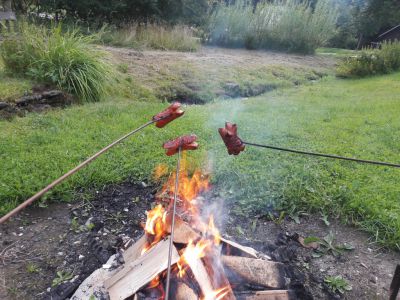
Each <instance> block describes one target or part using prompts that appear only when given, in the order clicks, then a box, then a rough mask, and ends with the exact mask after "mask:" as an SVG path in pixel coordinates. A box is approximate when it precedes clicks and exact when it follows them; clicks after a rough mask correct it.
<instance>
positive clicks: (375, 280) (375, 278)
mask: <svg viewBox="0 0 400 300" xmlns="http://www.w3.org/2000/svg"><path fill="white" fill-rule="evenodd" d="M369 281H371V282H372V283H375V284H376V283H377V282H378V277H376V276H371V278H370V279H369Z"/></svg>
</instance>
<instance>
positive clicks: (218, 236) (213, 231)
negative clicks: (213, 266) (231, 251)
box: [207, 215, 221, 246]
mask: <svg viewBox="0 0 400 300" xmlns="http://www.w3.org/2000/svg"><path fill="white" fill-rule="evenodd" d="M207 233H208V234H211V235H212V236H213V237H214V244H215V245H216V246H218V245H219V244H220V243H221V234H220V233H219V230H218V228H217V227H215V223H214V215H211V216H210V219H209V221H208V228H207Z"/></svg>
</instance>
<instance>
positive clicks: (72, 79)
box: [0, 23, 112, 102]
mask: <svg viewBox="0 0 400 300" xmlns="http://www.w3.org/2000/svg"><path fill="white" fill-rule="evenodd" d="M95 39H96V36H94V35H88V36H83V35H81V34H79V33H78V31H76V30H68V31H66V32H62V30H61V26H55V27H54V26H53V27H51V28H50V29H48V28H46V27H44V26H37V25H33V24H27V23H22V24H21V25H20V28H19V33H18V35H12V36H8V37H7V38H6V39H5V40H4V41H3V43H2V44H1V45H0V55H1V57H2V59H3V61H4V64H5V69H6V71H7V72H8V73H11V74H14V75H23V76H27V77H29V78H32V79H34V80H37V81H40V82H45V83H49V84H52V85H55V86H57V87H58V88H60V89H62V90H63V91H65V92H68V93H71V94H73V95H75V96H76V97H77V98H79V99H80V100H81V101H88V102H94V101H99V100H100V99H101V98H102V97H103V96H104V95H105V93H106V90H107V89H106V84H107V83H108V82H109V79H111V77H112V76H111V75H112V71H111V67H110V65H109V64H108V63H107V62H106V61H105V53H103V52H102V51H100V50H97V49H95V48H94V46H93V45H92V44H91V43H92V42H93V41H94V40H95Z"/></svg>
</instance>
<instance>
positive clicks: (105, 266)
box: [102, 264, 112, 270]
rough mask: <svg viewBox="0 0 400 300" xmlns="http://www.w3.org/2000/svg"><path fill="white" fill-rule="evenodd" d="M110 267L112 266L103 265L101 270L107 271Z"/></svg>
mask: <svg viewBox="0 0 400 300" xmlns="http://www.w3.org/2000/svg"><path fill="white" fill-rule="evenodd" d="M111 267H112V265H108V264H105V265H103V267H102V268H103V269H106V270H108V269H110V268H111Z"/></svg>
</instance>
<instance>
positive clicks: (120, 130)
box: [0, 73, 400, 248]
mask: <svg viewBox="0 0 400 300" xmlns="http://www.w3.org/2000/svg"><path fill="white" fill-rule="evenodd" d="M399 79H400V74H399V73H396V74H393V75H387V76H381V77H376V78H367V79H362V80H340V79H335V78H332V77H330V78H327V79H324V80H323V81H321V82H319V83H314V84H308V85H303V86H300V87H296V88H287V89H278V90H276V91H274V92H271V93H268V94H265V95H262V96H259V97H257V98H250V99H248V100H245V101H222V102H215V103H211V104H207V105H204V106H190V107H187V108H186V111H187V113H186V115H185V116H184V117H183V118H181V119H179V120H176V121H175V122H174V123H172V124H170V125H169V126H168V127H166V128H164V129H156V128H155V127H151V128H147V129H145V130H144V131H142V132H141V133H140V134H138V135H136V136H134V137H133V138H131V139H129V141H127V142H126V143H125V144H124V145H120V146H118V147H116V148H115V149H113V150H111V151H110V152H109V153H107V154H106V155H104V156H102V157H101V158H99V159H98V160H97V161H95V162H94V163H93V164H92V165H90V166H89V167H87V168H85V169H84V170H82V171H81V172H80V173H78V174H76V175H74V176H73V177H72V178H71V179H70V180H68V181H67V182H65V183H64V184H62V185H61V186H59V187H58V188H56V189H55V190H54V191H53V193H51V194H49V195H48V198H51V199H58V200H60V201H61V200H63V201H71V200H72V199H73V192H74V191H75V190H76V189H77V188H79V189H84V190H88V188H89V187H95V186H97V187H99V186H102V185H104V184H108V183H112V182H120V181H122V180H124V179H126V178H133V179H134V180H146V179H147V180H151V177H152V170H153V168H154V167H155V166H156V165H157V164H159V163H163V162H164V163H167V164H169V165H170V166H171V167H173V165H174V164H175V158H173V157H172V158H169V157H166V156H165V155H164V153H163V150H162V148H161V144H162V143H163V142H164V141H166V140H168V139H170V138H173V137H175V136H178V135H180V134H186V133H192V132H193V133H196V134H197V135H198V136H199V143H200V145H201V148H200V150H199V151H196V152H191V153H190V154H189V158H190V160H191V162H194V163H196V164H197V165H199V164H201V163H204V162H205V160H206V159H207V158H208V159H209V160H211V161H212V165H213V166H214V177H213V181H214V183H215V184H216V185H215V186H216V188H217V189H218V192H219V193H220V194H221V196H223V197H224V198H225V199H226V201H228V202H229V201H230V202H232V203H234V205H232V208H233V209H234V210H235V212H236V213H238V214H244V215H249V214H255V213H258V214H259V213H267V211H269V210H270V209H271V208H272V207H275V208H276V209H280V210H283V211H285V212H287V213H289V212H291V211H293V210H297V211H300V210H301V211H310V212H316V213H318V212H321V211H324V212H326V213H328V214H329V217H330V218H341V219H342V220H343V221H345V222H348V223H354V224H358V225H359V226H361V227H362V228H364V229H365V230H367V231H368V232H370V233H371V234H372V235H371V236H372V239H373V240H376V241H377V242H380V243H384V244H385V245H387V246H390V247H394V248H396V247H397V248H399V244H400V203H399V199H398V195H399V193H400V187H399V185H398V178H399V172H400V171H399V170H398V169H390V168H386V167H375V166H368V165H358V164H354V163H350V162H342V161H332V160H326V159H315V158H308V157H302V156H297V155H293V154H284V153H277V152H272V151H269V150H264V149H257V148H251V147H248V149H247V150H246V151H245V152H244V153H242V154H241V155H240V156H239V157H230V156H228V155H227V154H226V150H225V148H224V145H223V144H222V142H221V141H220V139H219V137H218V134H217V131H216V130H217V128H218V127H221V126H223V123H224V121H225V120H230V121H234V122H236V123H238V125H239V134H240V135H241V137H242V138H243V139H244V140H248V141H252V142H259V143H267V144H272V145H280V146H287V147H292V148H296V149H306V150H313V151H319V152H324V153H332V154H338V155H347V156H352V157H353V156H354V157H360V158H365V159H378V160H385V161H391V162H399V161H400V154H399V151H398V145H399V142H400V140H399V139H400V138H399V136H398V132H399V130H400V119H399V118H398V115H399V113H400V106H399V101H400V99H399V97H398V95H397V94H398V90H399V88H400V81H399ZM163 107H165V105H164V104H160V103H143V102H132V101H127V100H124V99H119V100H118V99H117V100H116V99H114V101H113V102H111V101H105V102H100V103H91V104H85V105H83V106H75V107H71V108H68V109H65V110H58V111H52V112H49V113H47V114H45V115H40V114H30V115H28V117H26V118H16V119H14V120H13V121H12V122H6V121H0V141H2V143H0V161H1V170H2V172H1V173H0V203H1V204H0V205H1V206H0V208H1V213H2V214H3V213H5V212H6V211H8V210H10V209H11V208H13V207H14V206H15V205H16V204H17V203H19V202H21V201H22V200H24V199H25V198H27V197H28V196H30V195H32V194H33V193H35V192H36V191H37V190H39V189H40V188H42V187H43V186H44V185H45V184H47V183H49V182H51V181H52V180H53V179H55V178H57V177H58V176H60V175H61V174H63V173H64V172H65V171H67V170H69V169H70V168H72V167H73V166H75V165H76V164H77V163H78V162H80V161H82V160H84V159H85V158H86V157H88V156H89V155H91V154H93V153H94V152H95V151H96V150H98V149H100V148H101V147H103V146H105V145H107V144H108V143H109V142H111V141H113V140H114V139H116V138H117V137H119V136H121V135H122V134H124V133H126V132H128V131H130V130H131V129H133V128H135V127H136V126H138V125H139V124H142V123H143V122H145V121H147V120H148V119H149V118H150V117H151V116H152V115H153V114H154V113H156V112H157V111H159V110H161V109H162V108H163ZM49 158H51V159H49ZM196 164H195V165H196Z"/></svg>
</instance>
